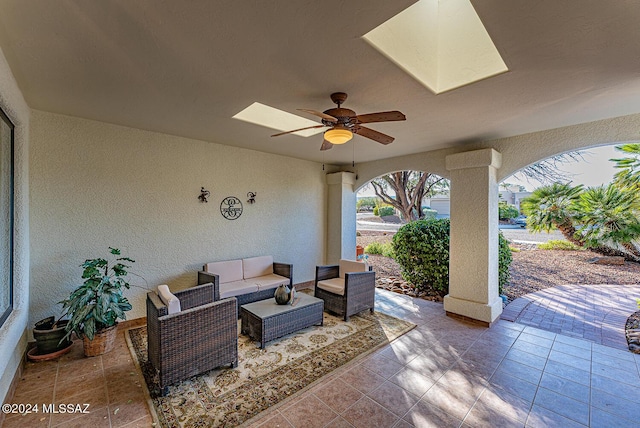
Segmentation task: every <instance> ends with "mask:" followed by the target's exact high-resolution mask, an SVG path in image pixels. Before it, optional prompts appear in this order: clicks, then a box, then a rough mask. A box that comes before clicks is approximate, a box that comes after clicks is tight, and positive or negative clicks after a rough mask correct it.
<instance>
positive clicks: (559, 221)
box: [520, 183, 584, 247]
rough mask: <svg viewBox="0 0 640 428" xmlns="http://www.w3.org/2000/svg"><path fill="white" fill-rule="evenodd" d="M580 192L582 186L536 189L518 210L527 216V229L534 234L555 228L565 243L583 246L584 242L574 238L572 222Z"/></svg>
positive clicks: (552, 186)
mask: <svg viewBox="0 0 640 428" xmlns="http://www.w3.org/2000/svg"><path fill="white" fill-rule="evenodd" d="M581 192H582V185H579V186H576V187H571V186H570V185H569V184H564V183H553V184H551V185H548V186H542V187H539V188H537V189H536V190H534V191H533V193H532V194H531V195H530V196H529V197H527V198H525V199H523V200H522V201H521V202H520V208H521V209H522V211H523V212H524V213H525V214H526V215H527V227H528V228H529V229H530V230H532V231H534V232H542V231H545V232H550V231H551V230H553V229H554V228H557V229H558V230H559V231H560V232H561V233H562V235H563V236H564V237H565V239H567V241H570V242H573V243H574V244H576V245H578V246H580V247H581V246H583V245H584V242H582V241H581V240H580V239H578V238H577V236H576V227H575V225H574V221H573V218H574V216H575V215H576V202H577V201H578V200H579V198H580V193H581Z"/></svg>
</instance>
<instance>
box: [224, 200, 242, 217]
mask: <svg viewBox="0 0 640 428" xmlns="http://www.w3.org/2000/svg"><path fill="white" fill-rule="evenodd" d="M220 213H222V216H223V217H224V218H226V219H227V220H235V219H237V218H238V217H240V216H241V215H242V202H240V199H238V198H236V197H235V196H227V197H226V198H224V199H223V200H222V202H221V203H220Z"/></svg>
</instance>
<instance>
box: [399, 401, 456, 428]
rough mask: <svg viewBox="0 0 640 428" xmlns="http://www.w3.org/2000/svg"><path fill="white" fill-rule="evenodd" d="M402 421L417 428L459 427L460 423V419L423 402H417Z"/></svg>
mask: <svg viewBox="0 0 640 428" xmlns="http://www.w3.org/2000/svg"><path fill="white" fill-rule="evenodd" d="M403 419H404V420H405V421H407V422H408V423H410V424H411V425H413V426H414V427H418V428H446V427H459V426H460V424H461V423H462V421H461V420H460V419H457V418H455V417H454V416H452V415H450V414H448V413H447V412H445V411H444V410H442V409H441V408H439V407H438V406H436V405H434V404H431V403H429V402H427V401H424V400H420V401H418V403H417V404H416V405H415V406H413V408H412V409H411V410H409V412H408V413H407V414H406V415H405V417H404V418H403Z"/></svg>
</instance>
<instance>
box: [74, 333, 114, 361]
mask: <svg viewBox="0 0 640 428" xmlns="http://www.w3.org/2000/svg"><path fill="white" fill-rule="evenodd" d="M117 334H118V326H117V325H114V326H111V327H109V328H107V329H104V330H101V331H99V332H98V333H96V334H95V335H94V336H93V340H89V339H88V338H87V336H85V337H84V338H83V339H82V343H83V345H84V355H85V357H97V356H98V355H102V354H106V353H107V352H109V351H111V350H112V349H113V346H114V344H115V342H116V336H117Z"/></svg>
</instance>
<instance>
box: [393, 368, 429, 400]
mask: <svg viewBox="0 0 640 428" xmlns="http://www.w3.org/2000/svg"><path fill="white" fill-rule="evenodd" d="M389 380H390V381H391V382H393V383H395V384H396V385H398V386H399V387H401V388H402V389H404V390H406V391H409V392H410V393H412V394H413V395H417V396H418V397H421V396H422V395H424V393H425V392H427V391H428V390H429V388H431V387H432V386H433V385H434V384H435V383H436V380H435V379H431V378H429V377H427V376H423V375H422V374H420V373H418V372H416V371H414V370H411V369H409V368H404V369H402V370H401V371H399V372H398V373H397V374H395V375H393V376H391V378H389Z"/></svg>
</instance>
